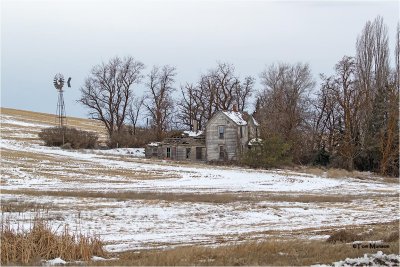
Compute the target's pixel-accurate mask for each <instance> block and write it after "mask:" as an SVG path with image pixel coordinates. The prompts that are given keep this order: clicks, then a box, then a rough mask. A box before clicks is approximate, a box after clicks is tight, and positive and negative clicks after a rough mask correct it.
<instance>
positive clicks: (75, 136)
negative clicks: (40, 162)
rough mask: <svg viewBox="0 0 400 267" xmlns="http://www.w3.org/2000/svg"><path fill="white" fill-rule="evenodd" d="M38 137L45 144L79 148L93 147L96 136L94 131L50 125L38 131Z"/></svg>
mask: <svg viewBox="0 0 400 267" xmlns="http://www.w3.org/2000/svg"><path fill="white" fill-rule="evenodd" d="M39 138H40V139H42V140H43V141H44V143H45V145H46V146H63V147H64V148H74V149H79V148H95V147H96V146H97V139H98V136H97V134H96V133H94V132H88V131H82V130H78V129H75V128H69V127H63V128H60V127H52V128H46V129H42V131H41V132H40V133H39ZM63 139H64V140H63ZM63 144H64V145H63ZM67 144H69V145H67Z"/></svg>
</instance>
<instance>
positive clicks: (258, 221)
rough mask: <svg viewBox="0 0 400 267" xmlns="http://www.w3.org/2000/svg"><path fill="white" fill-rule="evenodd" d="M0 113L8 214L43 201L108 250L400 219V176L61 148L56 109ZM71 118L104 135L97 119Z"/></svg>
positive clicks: (22, 215)
mask: <svg viewBox="0 0 400 267" xmlns="http://www.w3.org/2000/svg"><path fill="white" fill-rule="evenodd" d="M0 117H1V142H0V149H1V183H0V188H1V208H2V215H1V216H2V219H8V220H10V221H11V222H12V223H13V224H14V225H15V227H17V225H20V226H21V225H25V227H28V225H29V223H30V220H31V219H32V217H33V216H34V214H35V212H36V211H37V210H40V209H44V210H46V216H48V218H50V219H51V221H52V223H54V225H63V224H69V225H70V226H71V228H72V229H75V228H76V229H78V228H79V230H80V231H82V232H90V233H96V234H99V235H100V237H101V238H102V239H103V240H104V241H105V243H106V249H107V250H108V251H110V252H123V251H129V250H148V249H162V248H172V247H180V246H188V245H207V246H208V247H210V246H211V247H213V246H217V247H219V246H220V245H232V244H247V242H248V241H257V242H265V241H268V240H288V239H291V240H292V241H291V242H295V241H293V240H298V242H300V243H301V242H309V241H312V240H315V241H316V242H317V241H318V242H322V241H323V240H325V239H326V238H328V237H329V233H332V231H334V230H337V229H342V228H346V229H350V228H357V229H358V228H360V227H362V229H363V230H365V229H364V228H366V229H369V228H371V229H373V228H374V227H379V225H380V224H384V223H387V224H390V225H396V224H398V222H396V220H399V218H400V216H399V213H398V211H399V206H398V205H399V202H398V199H399V189H400V188H399V184H398V181H395V180H393V179H386V178H383V177H377V176H374V175H372V174H368V173H362V174H359V175H355V176H354V177H352V176H351V175H352V174H351V173H346V172H337V173H336V174H335V175H333V174H332V172H330V173H325V172H324V171H321V170H319V171H315V170H314V171H312V173H314V174H312V173H311V171H310V172H300V171H289V170H269V171H267V170H252V169H243V168H235V167H216V166H208V165H205V164H187V163H185V164H181V163H179V162H169V161H161V160H149V159H145V158H143V157H140V156H139V155H141V154H142V152H143V149H113V150H79V151H75V150H61V149H59V148H50V147H45V146H43V145H42V142H41V141H40V140H39V139H38V136H37V134H38V132H39V131H40V129H41V128H44V127H51V126H54V125H55V116H54V115H50V114H43V113H35V112H29V111H21V110H14V109H7V108H1V116H0ZM68 125H70V126H74V127H77V128H80V129H84V130H90V131H95V132H97V133H99V135H100V136H101V137H102V138H103V140H105V138H106V133H105V130H104V127H102V125H101V124H99V123H98V122H96V121H92V120H87V119H80V118H68ZM374 225H375V226H374ZM360 229H361V228H360ZM324 246H325V245H324ZM349 247H351V245H349ZM393 249H395V248H393ZM397 249H398V246H397ZM202 251H203V250H202ZM149 253H150V252H149ZM170 253H172V252H170ZM180 253H182V251H181V252H180ZM202 253H203V252H202ZM121 255H122V254H121ZM343 256H344V258H345V256H346V255H343ZM126 257H127V258H129V257H130V256H126ZM142 263H143V262H142ZM175 263H176V264H178V262H175ZM231 263H232V262H231ZM303 263H304V262H303ZM116 264H118V262H117V263H116ZM139 264H140V263H139ZM149 264H152V263H151V261H150V262H149ZM153 264H157V263H155V262H153ZM180 264H182V263H180ZM198 264H202V262H199V263H198ZM203 264H205V262H203ZM221 264H222V263H221ZM232 264H234V262H233V263H232ZM306 264H309V263H306Z"/></svg>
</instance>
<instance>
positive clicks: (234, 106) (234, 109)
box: [233, 104, 238, 112]
mask: <svg viewBox="0 0 400 267" xmlns="http://www.w3.org/2000/svg"><path fill="white" fill-rule="evenodd" d="M233 111H234V112H237V111H238V109H237V105H236V104H233Z"/></svg>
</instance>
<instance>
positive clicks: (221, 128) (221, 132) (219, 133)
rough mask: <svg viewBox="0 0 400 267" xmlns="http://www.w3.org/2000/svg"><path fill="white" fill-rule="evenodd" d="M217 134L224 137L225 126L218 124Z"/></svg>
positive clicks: (220, 137) (221, 137)
mask: <svg viewBox="0 0 400 267" xmlns="http://www.w3.org/2000/svg"><path fill="white" fill-rule="evenodd" d="M218 136H219V139H224V136H225V127H224V126H218Z"/></svg>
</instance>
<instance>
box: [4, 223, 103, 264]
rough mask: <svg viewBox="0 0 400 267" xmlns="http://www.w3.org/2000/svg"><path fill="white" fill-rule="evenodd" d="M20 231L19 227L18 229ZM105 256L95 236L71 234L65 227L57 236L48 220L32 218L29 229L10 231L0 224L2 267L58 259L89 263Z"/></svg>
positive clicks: (6, 224) (9, 228)
mask: <svg viewBox="0 0 400 267" xmlns="http://www.w3.org/2000/svg"><path fill="white" fill-rule="evenodd" d="M18 228H20V227H18ZM94 255H96V256H105V251H104V250H103V243H102V242H101V240H100V239H99V237H97V236H93V237H91V236H88V235H83V234H76V233H71V232H70V230H69V228H68V226H64V228H63V230H62V232H61V233H60V234H57V233H56V231H55V230H52V228H51V226H50V225H49V224H48V222H47V221H45V220H43V219H41V218H35V219H34V221H33V223H32V226H31V227H30V229H29V230H23V229H22V230H20V229H13V228H12V227H11V224H10V222H9V221H7V222H3V221H2V224H1V264H2V265H4V264H9V265H20V264H38V263H39V262H40V260H49V259H54V258H57V257H60V258H62V259H64V260H66V261H76V260H83V261H89V260H90V259H91V257H92V256H94Z"/></svg>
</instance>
